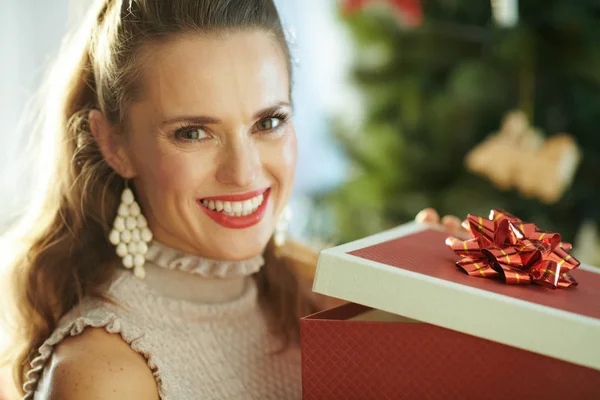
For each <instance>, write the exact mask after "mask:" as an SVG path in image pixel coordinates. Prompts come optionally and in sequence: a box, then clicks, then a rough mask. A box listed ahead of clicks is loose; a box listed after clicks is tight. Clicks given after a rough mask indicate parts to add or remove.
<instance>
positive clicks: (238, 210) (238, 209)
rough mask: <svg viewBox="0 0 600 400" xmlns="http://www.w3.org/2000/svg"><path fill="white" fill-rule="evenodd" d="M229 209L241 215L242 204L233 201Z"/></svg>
mask: <svg viewBox="0 0 600 400" xmlns="http://www.w3.org/2000/svg"><path fill="white" fill-rule="evenodd" d="M231 208H232V209H233V212H234V213H241V212H242V203H241V202H239V201H234V202H233V203H231Z"/></svg>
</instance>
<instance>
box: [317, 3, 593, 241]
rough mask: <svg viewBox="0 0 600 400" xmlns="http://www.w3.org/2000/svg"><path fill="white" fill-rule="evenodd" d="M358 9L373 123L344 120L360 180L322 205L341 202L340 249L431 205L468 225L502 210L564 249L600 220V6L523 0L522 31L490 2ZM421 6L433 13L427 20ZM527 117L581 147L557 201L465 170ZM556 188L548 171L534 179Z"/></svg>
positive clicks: (354, 17)
mask: <svg viewBox="0 0 600 400" xmlns="http://www.w3.org/2000/svg"><path fill="white" fill-rule="evenodd" d="M350 3H352V4H350ZM357 3H367V2H366V1H356V0H355V1H352V2H350V1H349V2H347V3H346V6H347V7H346V8H344V7H342V16H343V18H344V19H345V21H346V22H347V25H348V27H349V29H350V31H351V32H352V35H353V37H354V38H355V42H356V49H357V53H356V54H357V60H356V65H355V66H354V70H353V71H352V77H353V80H354V82H355V84H356V85H357V87H358V89H359V91H360V92H361V93H362V94H363V96H364V105H365V111H364V112H365V117H364V119H363V122H362V124H361V126H359V127H354V128H353V127H349V126H347V125H346V124H344V121H343V119H342V120H341V121H339V123H338V126H337V128H336V132H337V136H338V139H339V142H340V143H341V145H342V146H343V148H344V150H345V152H346V154H347V155H348V157H349V159H350V160H351V161H352V162H353V164H354V166H355V171H354V172H353V174H352V177H351V178H350V179H349V180H348V181H347V182H346V183H345V184H344V185H342V186H341V187H340V188H338V189H337V190H336V191H335V192H332V193H329V194H327V195H325V196H324V199H323V200H324V202H325V204H329V205H330V206H332V207H333V210H334V214H335V217H336V221H337V226H336V229H337V230H339V232H341V237H339V240H340V241H349V240H353V239H356V238H359V237H363V236H365V235H368V234H372V233H374V232H378V231H381V230H383V229H387V228H389V227H392V226H395V225H397V224H400V223H403V222H407V221H409V220H412V219H413V218H414V216H415V214H416V213H417V212H418V211H419V210H421V209H422V208H424V207H434V208H436V209H437V210H438V211H439V212H440V214H454V215H457V216H459V217H461V218H463V217H465V216H466V215H467V214H468V213H472V214H478V215H486V214H487V213H488V212H489V210H490V209H491V208H502V209H505V210H507V211H509V212H511V213H513V214H515V215H517V216H519V217H520V218H522V219H523V220H528V221H532V222H535V223H536V225H538V226H539V227H540V228H541V229H544V230H551V231H555V232H560V233H561V234H562V235H563V238H564V239H565V240H573V238H574V235H575V233H576V232H577V230H578V227H579V226H580V225H581V224H582V222H583V221H589V220H593V221H596V223H597V222H598V220H599V216H600V187H599V182H600V133H598V129H599V127H600V40H599V39H600V6H599V5H598V4H597V3H594V2H591V1H583V0H579V1H566V0H564V1H558V0H548V1H538V0H520V1H519V2H518V23H516V24H515V25H514V26H510V27H507V26H502V25H500V24H498V23H497V22H495V21H494V19H493V17H492V16H493V13H492V11H493V10H492V4H490V3H488V2H481V1H466V0H463V1H458V0H457V1H450V0H437V1H435V0H432V1H426V2H423V3H422V4H419V2H418V1H417V2H415V1H410V2H409V1H395V2H393V1H388V2H387V3H388V4H380V5H375V6H374V7H370V6H368V5H367V6H366V7H364V5H363V4H361V5H360V6H361V7H357ZM381 3H386V2H381ZM402 3H410V4H411V7H413V8H412V13H411V14H410V16H411V18H410V19H409V21H410V22H411V23H410V25H411V26H408V27H407V26H406V24H403V22H405V21H403V20H402V18H399V15H402V12H401V11H402V10H401V9H400V10H399V8H401V6H402ZM415 4H416V6H418V7H422V8H421V9H420V10H418V11H419V12H417V13H415V12H414V6H415ZM350 6H352V7H350ZM350 8H352V10H351V11H352V12H348V11H349V10H350ZM356 8H360V9H356ZM390 11H394V12H390ZM421 14H422V19H420V20H418V21H417V23H415V18H414V17H415V15H416V16H417V17H420V15H421ZM515 109H516V110H521V111H522V113H523V114H522V115H524V116H526V117H527V118H528V119H529V122H530V124H531V125H532V126H534V127H536V128H537V129H539V130H536V132H537V133H536V135H539V137H541V138H546V137H549V136H552V135H554V134H558V133H568V134H569V135H570V137H572V138H573V139H574V142H575V143H576V144H577V146H578V148H579V149H580V155H581V159H580V162H579V163H578V167H577V169H576V172H575V173H574V176H573V179H572V182H571V185H570V187H567V188H566V190H564V193H561V196H560V198H559V199H557V200H553V201H550V202H548V201H546V202H544V201H542V200H541V199H539V198H536V197H530V198H527V197H524V196H523V192H522V191H519V190H517V189H516V188H512V189H507V188H503V187H499V186H498V185H496V184H495V183H494V182H493V181H492V180H490V179H488V178H486V177H484V176H480V175H477V174H475V173H473V171H470V170H468V169H467V168H466V167H465V159H466V157H467V154H469V152H470V151H471V150H472V149H474V148H476V147H477V146H478V145H479V144H480V143H482V142H484V141H485V140H486V137H488V135H489V134H490V133H491V132H495V131H499V130H500V129H501V125H502V121H503V120H504V117H505V115H506V114H507V113H508V112H509V111H511V110H515ZM508 149H509V151H508V152H506V151H504V152H500V153H498V154H496V153H494V154H493V156H492V157H488V158H489V159H488V160H487V163H489V164H490V166H491V167H495V166H496V165H499V164H501V161H502V159H504V158H505V157H511V155H513V153H512V152H511V151H510V146H509V147H508ZM515 150H518V149H515ZM528 160H529V158H528V157H524V159H523V160H522V162H516V164H515V165H516V167H515V171H516V173H522V172H523V171H526V170H527V169H528V168H529V166H528V162H527V161H528ZM558 171H560V168H559V169H558ZM555 179H556V172H554V171H548V172H547V173H546V174H543V173H542V175H541V176H539V179H536V184H537V183H539V184H540V185H545V184H548V185H550V184H553V182H554V180H555Z"/></svg>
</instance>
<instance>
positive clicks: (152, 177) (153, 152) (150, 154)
mask: <svg viewBox="0 0 600 400" xmlns="http://www.w3.org/2000/svg"><path fill="white" fill-rule="evenodd" d="M138 150H139V151H137V152H136V155H137V157H136V158H137V164H138V165H139V166H140V168H139V169H138V176H139V178H140V181H141V183H142V185H143V186H144V187H145V189H146V192H147V193H148V194H150V193H152V195H150V197H152V198H154V199H155V200H159V201H160V199H162V200H165V198H168V197H171V196H175V197H178V195H185V196H187V195H188V194H189V193H190V191H191V190H192V189H193V188H194V187H195V185H194V184H195V183H197V182H198V181H199V180H203V179H204V176H205V175H206V171H205V170H204V169H203V168H200V167H199V165H201V164H203V162H202V161H200V160H198V157H197V156H195V155H194V153H191V152H190V153H186V152H180V151H173V149H171V150H168V149H165V148H164V146H160V144H158V145H157V144H156V143H154V144H153V145H145V146H143V145H141V146H140V147H138Z"/></svg>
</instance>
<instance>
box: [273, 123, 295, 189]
mask: <svg viewBox="0 0 600 400" xmlns="http://www.w3.org/2000/svg"><path fill="white" fill-rule="evenodd" d="M297 158H298V144H297V141H296V134H295V132H294V131H293V130H292V131H291V133H290V134H288V135H286V136H285V137H284V138H283V139H282V142H281V145H280V148H279V151H278V154H277V157H276V160H277V163H276V164H277V165H276V168H277V169H278V171H279V173H278V179H279V180H281V181H282V182H280V184H281V185H283V186H287V185H289V186H291V184H292V183H293V182H292V181H293V177H294V172H295V170H296V159H297Z"/></svg>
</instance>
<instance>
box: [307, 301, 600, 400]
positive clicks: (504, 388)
mask: <svg viewBox="0 0 600 400" xmlns="http://www.w3.org/2000/svg"><path fill="white" fill-rule="evenodd" d="M367 309H368V307H364V306H361V305H357V304H354V303H349V304H346V305H343V306H340V307H337V308H334V309H330V310H327V311H324V312H321V313H318V314H315V315H312V316H310V317H307V318H305V319H303V320H302V321H301V335H302V393H303V399H305V400H316V399H320V400H334V399H348V400H351V399H440V400H441V399H444V400H445V399H512V400H518V399H527V400H529V399H597V398H598V395H599V393H600V372H599V371H596V370H593V369H590V368H586V367H581V366H578V365H574V364H570V363H566V362H563V361H560V360H557V359H553V358H550V357H546V356H541V355H538V354H534V353H531V352H527V351H525V350H520V349H517V348H513V347H509V346H505V345H502V344H499V343H495V342H492V341H489V340H485V339H480V338H476V337H474V336H471V335H466V334H462V333H459V332H455V331H452V330H449V329H445V328H441V327H437V326H434V325H430V324H425V323H402V322H368V321H349V320H348V319H349V318H351V317H353V316H355V315H357V314H359V313H360V312H363V311H365V310H367Z"/></svg>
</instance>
